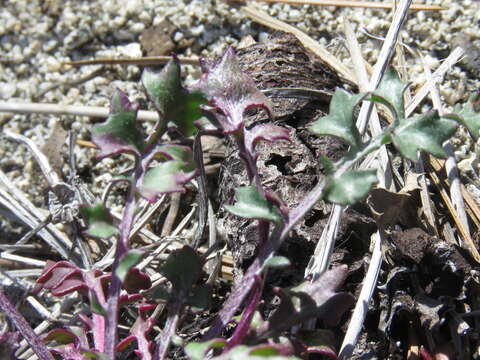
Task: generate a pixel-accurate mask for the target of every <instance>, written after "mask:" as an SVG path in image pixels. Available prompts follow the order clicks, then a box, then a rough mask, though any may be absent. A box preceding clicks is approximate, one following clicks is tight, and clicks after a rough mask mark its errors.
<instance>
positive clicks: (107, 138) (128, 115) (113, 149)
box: [92, 89, 145, 158]
mask: <svg viewBox="0 0 480 360" xmlns="http://www.w3.org/2000/svg"><path fill="white" fill-rule="evenodd" d="M137 111H138V107H137V106H134V105H133V104H132V103H131V102H130V100H128V97H127V96H126V95H125V94H124V93H123V92H122V91H121V90H119V89H117V90H116V91H115V93H114V94H113V96H112V100H111V102H110V115H109V116H108V119H107V120H106V121H105V122H104V123H102V124H98V125H95V126H94V127H93V129H92V141H93V142H94V143H95V144H96V145H97V146H98V147H99V149H100V153H99V155H98V156H99V157H100V158H103V157H106V156H110V155H114V154H118V153H122V152H128V153H133V154H135V155H137V156H140V155H141V154H142V152H143V150H144V147H145V143H144V139H143V135H142V133H141V132H140V130H139V129H138V128H137V124H136V119H137Z"/></svg>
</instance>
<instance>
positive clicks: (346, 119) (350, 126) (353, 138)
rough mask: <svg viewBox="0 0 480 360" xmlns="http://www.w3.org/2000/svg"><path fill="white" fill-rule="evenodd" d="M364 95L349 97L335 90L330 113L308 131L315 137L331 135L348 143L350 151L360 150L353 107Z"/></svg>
mask: <svg viewBox="0 0 480 360" xmlns="http://www.w3.org/2000/svg"><path fill="white" fill-rule="evenodd" d="M364 96H365V94H358V95H350V94H349V93H348V92H346V91H345V90H343V89H337V90H336V91H335V93H334V94H333V97H332V101H331V102H330V112H329V114H328V115H326V116H323V117H321V118H320V119H318V120H317V121H315V122H314V123H313V125H312V126H311V127H310V131H311V132H313V133H314V134H317V135H332V136H336V137H338V138H340V139H343V140H344V141H345V142H346V143H348V144H349V145H350V146H351V148H352V151H356V150H357V149H358V148H360V146H361V144H362V141H361V137H360V134H359V133H358V129H357V127H356V126H355V122H354V119H353V110H354V108H355V105H357V104H358V102H359V101H360V100H361V99H362V98H363V97H364Z"/></svg>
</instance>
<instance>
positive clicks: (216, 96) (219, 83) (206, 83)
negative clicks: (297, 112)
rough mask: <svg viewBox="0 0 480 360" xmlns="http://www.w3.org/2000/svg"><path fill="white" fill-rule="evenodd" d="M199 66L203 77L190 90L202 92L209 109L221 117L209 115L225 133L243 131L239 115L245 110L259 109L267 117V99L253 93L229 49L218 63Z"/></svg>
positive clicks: (250, 85)
mask: <svg viewBox="0 0 480 360" xmlns="http://www.w3.org/2000/svg"><path fill="white" fill-rule="evenodd" d="M201 66H202V71H203V75H202V77H201V78H200V80H199V81H198V82H197V84H195V85H194V86H193V89H195V90H200V91H202V93H203V94H204V95H205V97H206V98H207V99H208V101H209V103H210V105H211V106H212V107H213V108H214V109H217V110H220V112H221V113H219V114H217V112H216V111H213V112H212V114H213V115H214V116H216V118H217V121H218V124H219V125H220V126H221V127H222V130H223V131H224V132H225V133H232V132H235V131H237V130H239V129H240V128H242V127H243V125H244V120H243V114H244V112H245V110H247V109H249V108H252V107H261V108H263V109H265V110H266V111H267V113H268V114H270V113H271V110H270V106H269V101H268V99H267V97H266V96H265V95H264V94H263V93H262V92H260V91H259V90H258V89H257V87H256V86H255V83H254V81H253V79H252V78H250V77H249V76H248V75H247V74H245V73H244V72H243V71H242V69H241V68H240V65H239V63H238V61H237V58H236V55H235V52H234V50H233V48H232V47H229V48H228V49H227V51H226V52H225V54H224V55H223V56H222V58H221V59H220V60H219V61H217V62H213V63H212V62H207V61H202V62H201ZM217 115H218V116H217Z"/></svg>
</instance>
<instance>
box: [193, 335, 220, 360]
mask: <svg viewBox="0 0 480 360" xmlns="http://www.w3.org/2000/svg"><path fill="white" fill-rule="evenodd" d="M225 345H226V341H225V340H223V339H212V340H209V341H205V342H191V343H189V344H187V346H185V354H187V356H188V357H189V358H190V360H203V359H205V355H206V353H207V352H208V351H209V350H210V349H219V348H222V347H224V346H225Z"/></svg>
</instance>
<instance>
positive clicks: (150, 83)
mask: <svg viewBox="0 0 480 360" xmlns="http://www.w3.org/2000/svg"><path fill="white" fill-rule="evenodd" d="M142 83H143V86H144V87H145V89H146V91H147V95H148V97H149V98H150V100H152V102H153V103H154V104H155V107H156V109H157V111H158V112H159V113H160V114H161V115H162V120H161V121H165V122H167V123H168V122H169V121H171V122H173V123H174V124H175V125H177V127H178V129H179V130H180V131H181V132H182V134H184V135H185V136H190V135H193V134H194V133H195V132H196V127H195V125H194V122H195V121H196V120H198V119H199V118H200V117H201V116H202V112H201V110H200V105H201V104H204V103H206V99H205V98H204V97H203V96H202V94H201V93H200V92H189V91H187V90H186V89H184V88H183V87H182V84H181V79H180V64H179V62H178V59H177V58H176V57H174V58H173V59H172V60H170V61H169V62H168V64H167V65H165V66H164V68H163V69H162V70H161V71H160V72H156V71H153V70H151V69H145V70H144V72H143V74H142Z"/></svg>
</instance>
